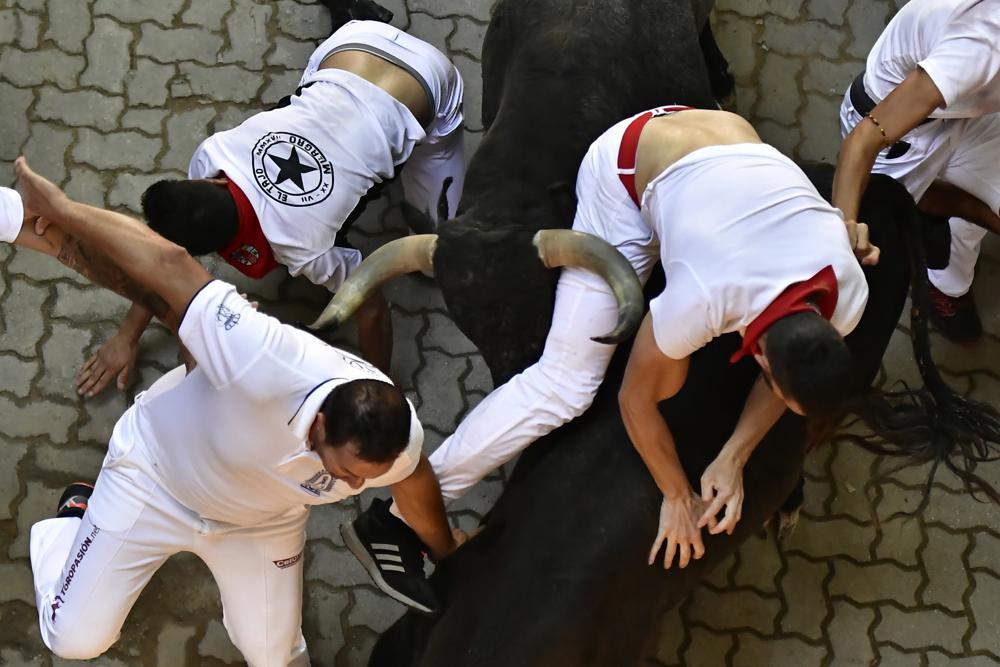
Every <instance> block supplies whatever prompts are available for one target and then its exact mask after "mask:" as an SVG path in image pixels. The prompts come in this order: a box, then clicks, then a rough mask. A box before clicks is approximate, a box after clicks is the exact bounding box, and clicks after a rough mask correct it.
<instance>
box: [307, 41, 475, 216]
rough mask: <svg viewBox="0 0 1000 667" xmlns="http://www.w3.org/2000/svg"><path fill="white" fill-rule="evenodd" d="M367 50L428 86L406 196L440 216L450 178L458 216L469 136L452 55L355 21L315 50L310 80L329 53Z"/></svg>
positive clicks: (451, 208)
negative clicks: (426, 114) (422, 133)
mask: <svg viewBox="0 0 1000 667" xmlns="http://www.w3.org/2000/svg"><path fill="white" fill-rule="evenodd" d="M338 51H364V52H366V53H371V54H372V55H375V56H378V57H380V58H382V59H383V60H387V61H389V62H391V63H393V64H394V65H396V66H397V67H401V68H402V69H404V70H406V71H407V72H409V73H410V75H411V76H413V77H414V78H415V79H416V80H417V81H418V82H419V83H420V85H421V86H422V87H423V89H424V92H425V93H426V94H427V98H428V100H429V101H430V102H431V107H432V114H433V117H432V118H431V121H430V123H428V125H427V126H426V127H425V128H424V129H425V130H426V132H427V136H426V138H425V139H424V140H423V141H422V142H420V143H419V144H418V145H417V146H416V147H414V149H413V152H412V153H411V154H410V158H409V159H408V160H407V161H406V167H405V168H404V169H403V171H402V174H401V175H400V177H399V179H400V182H401V183H402V185H403V195H404V197H405V198H406V201H407V202H409V203H410V204H412V205H413V206H414V207H416V208H417V209H419V210H421V211H423V212H424V213H427V214H428V215H430V216H431V217H432V218H433V219H434V220H435V221H437V220H438V217H439V216H438V215H437V210H438V200H439V198H440V196H441V191H442V188H443V187H444V183H445V181H446V179H449V178H450V179H451V185H450V186H449V187H448V191H447V200H448V217H454V215H455V211H456V209H457V208H458V200H459V199H460V198H461V196H462V188H463V187H464V184H465V139H464V137H465V135H464V133H463V131H462V121H463V119H464V116H463V114H462V96H463V93H464V89H463V83H462V77H461V75H460V74H459V73H458V70H457V69H456V68H455V66H454V65H452V64H451V62H450V61H449V60H448V58H447V56H445V55H444V54H443V53H441V52H440V51H438V50H437V49H436V48H434V47H433V46H432V45H430V44H428V43H427V42H424V41H422V40H420V39H417V38H416V37H414V36H413V35H409V34H407V33H405V32H403V31H402V30H399V29H398V28H395V27H393V26H391V25H389V24H387V23H379V22H378V21H351V22H349V23H347V24H345V25H344V26H343V27H342V28H340V29H339V30H337V32H335V33H333V34H332V35H330V37H328V38H327V39H326V41H324V42H323V43H322V44H320V45H319V47H318V48H317V49H316V50H315V51H314V52H313V54H312V56H310V58H309V62H308V64H307V65H306V69H305V72H304V73H303V75H302V80H303V81H306V80H307V79H308V77H309V76H311V75H312V74H313V73H314V72H316V70H317V69H318V68H319V66H320V64H321V63H322V62H323V61H324V60H325V59H326V58H327V57H329V56H330V55H332V54H334V53H337V52H338Z"/></svg>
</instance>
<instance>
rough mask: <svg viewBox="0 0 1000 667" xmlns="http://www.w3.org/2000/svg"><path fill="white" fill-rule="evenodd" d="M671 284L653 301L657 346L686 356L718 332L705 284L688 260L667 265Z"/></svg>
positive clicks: (676, 355) (675, 355) (670, 353)
mask: <svg viewBox="0 0 1000 667" xmlns="http://www.w3.org/2000/svg"><path fill="white" fill-rule="evenodd" d="M664 273H665V274H666V277H667V286H666V288H664V290H663V291H662V292H661V293H660V294H659V295H658V296H657V297H656V298H655V299H653V300H652V301H650V302H649V314H650V317H651V318H652V321H653V337H654V338H655V339H656V346H657V347H658V348H660V351H661V352H663V354H665V355H667V356H668V357H670V358H671V359H678V360H679V359H684V358H686V357H689V356H691V355H692V354H693V353H694V352H696V351H698V350H699V349H701V348H702V347H704V346H705V345H707V344H708V343H709V341H711V340H712V339H713V338H715V337H716V336H717V335H718V334H717V332H716V331H715V329H714V328H713V327H712V322H711V309H710V307H709V300H708V297H707V295H706V294H705V290H704V288H703V287H702V286H701V284H700V283H699V282H698V281H697V279H696V278H695V277H694V275H692V273H691V271H690V269H689V268H688V267H687V265H686V264H683V263H681V262H670V263H669V264H668V266H667V267H665V268H664Z"/></svg>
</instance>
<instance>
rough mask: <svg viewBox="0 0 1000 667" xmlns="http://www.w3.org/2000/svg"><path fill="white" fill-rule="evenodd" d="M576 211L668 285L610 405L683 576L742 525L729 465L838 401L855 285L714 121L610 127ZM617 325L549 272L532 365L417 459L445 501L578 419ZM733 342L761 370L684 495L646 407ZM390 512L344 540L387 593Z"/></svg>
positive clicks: (371, 514)
mask: <svg viewBox="0 0 1000 667" xmlns="http://www.w3.org/2000/svg"><path fill="white" fill-rule="evenodd" d="M720 193H721V196H720ZM577 198H578V200H579V201H578V204H577V210H576V219H575V221H574V223H573V229H575V230H577V231H581V232H587V233H589V234H594V235H596V236H599V237H601V238H603V239H604V240H606V241H608V242H609V243H611V244H612V245H614V246H615V247H616V248H617V249H618V250H619V251H620V252H621V253H622V254H623V255H624V256H625V258H626V259H628V260H629V262H630V263H631V264H632V266H633V267H634V268H635V270H636V273H637V274H638V276H639V279H640V281H642V282H643V283H644V282H645V281H646V280H647V278H648V277H649V274H650V271H651V270H652V268H653V266H654V265H655V264H656V262H658V261H659V262H662V265H663V270H664V272H665V274H666V287H665V289H664V291H663V292H662V293H661V294H660V295H659V296H657V297H656V298H655V299H654V300H653V301H652V302H651V304H650V312H649V313H648V314H647V315H646V318H645V320H644V321H643V323H642V326H641V327H640V329H639V333H638V335H637V338H636V342H635V346H634V348H633V350H632V354H631V357H630V359H629V363H628V367H627V370H626V374H625V378H624V382H623V385H622V388H621V393H620V403H621V408H622V416H623V419H624V421H625V424H626V427H627V430H628V433H629V436H630V437H631V439H632V442H633V444H634V445H635V447H636V448H637V449H638V450H639V453H640V454H641V455H642V458H643V460H644V461H645V462H646V465H647V466H648V468H649V470H650V473H651V474H652V476H653V478H654V479H655V480H656V483H657V485H658V486H659V487H660V490H661V491H662V492H663V505H662V508H661V519H660V530H659V533H658V535H657V537H656V540H655V542H654V544H653V548H652V550H651V551H650V555H649V561H650V563H652V562H653V559H654V558H655V557H656V554H657V553H658V551H659V549H660V546H661V544H662V543H663V542H664V541H666V543H667V550H666V554H665V559H664V566H665V567H670V565H671V563H672V562H673V561H674V558H675V556H676V558H677V561H678V563H679V565H680V566H681V567H684V566H686V565H687V564H688V562H689V561H690V559H691V558H692V557H694V558H700V557H701V555H702V554H703V552H704V546H703V542H702V539H701V528H702V527H705V526H707V527H708V528H709V530H710V532H712V533H720V532H723V531H727V532H731V531H732V530H733V528H734V527H735V525H736V523H737V522H738V521H739V518H740V510H741V507H742V503H743V479H742V470H743V466H744V464H745V463H746V461H747V459H748V458H749V457H750V455H751V453H752V452H753V450H754V448H755V447H756V446H757V444H758V443H759V442H760V440H761V439H762V438H763V437H764V435H765V434H766V433H767V431H768V430H770V428H771V426H773V425H774V423H775V422H776V421H777V420H778V418H779V417H780V416H781V414H782V413H783V412H784V411H785V410H786V409H791V410H793V411H794V412H796V413H798V414H804V415H822V414H824V413H827V412H833V411H835V410H836V409H837V408H838V406H839V405H840V404H841V401H842V400H843V399H844V398H845V396H846V395H847V392H848V390H849V388H850V382H851V366H852V360H851V355H850V353H849V351H848V349H847V346H846V345H845V344H844V341H843V336H844V335H846V334H847V333H849V332H850V331H851V330H852V329H853V328H854V327H855V325H856V324H857V323H858V321H859V320H860V319H861V315H862V312H863V310H864V307H865V303H866V302H867V298H868V287H867V283H866V282H865V278H864V274H863V272H862V270H861V266H860V265H859V263H858V260H857V259H856V257H855V255H854V252H853V251H852V247H851V243H850V242H849V238H848V232H847V228H846V227H845V225H844V221H843V219H842V217H841V216H840V214H839V213H838V211H837V210H836V209H834V208H833V207H831V206H830V205H829V204H827V203H826V202H825V201H824V200H823V199H822V197H820V195H819V193H818V192H816V189H815V188H814V187H813V185H812V184H811V183H810V182H809V180H808V179H807V178H806V176H805V174H803V173H802V171H801V170H800V169H799V168H798V167H797V166H796V165H795V164H794V163H793V162H792V161H791V160H789V159H788V158H786V157H785V156H783V155H782V154H781V153H779V152H778V151H777V150H775V149H774V148H772V147H771V146H768V145H766V144H764V143H762V142H761V140H760V137H758V136H757V133H756V132H754V130H753V128H752V127H751V126H750V125H749V124H748V123H747V122H746V121H745V120H743V119H742V118H740V117H739V116H736V115H734V114H730V113H727V112H724V111H701V110H694V109H687V108H686V107H663V108H659V109H655V110H652V111H648V112H645V113H642V114H639V115H638V116H635V117H633V118H630V119H627V120H624V121H622V122H620V123H618V124H617V125H615V126H614V127H612V128H611V129H610V130H608V131H607V132H605V133H604V134H603V135H602V136H601V137H600V138H599V139H598V140H597V141H596V142H594V144H593V145H592V146H591V148H590V150H589V152H588V153H587V156H586V157H585V159H584V161H583V165H582V166H581V169H580V172H579V176H578V180H577ZM861 252H862V254H864V255H867V249H863V250H862V251H861ZM616 321H617V304H616V301H615V297H614V295H613V294H612V292H611V290H610V288H609V286H608V285H607V283H606V282H604V280H603V279H601V278H600V277H598V276H597V275H595V274H592V273H589V272H588V271H586V270H583V269H580V268H567V269H563V271H562V275H561V276H560V278H559V283H558V287H557V289H556V299H555V308H554V311H553V314H552V327H551V329H550V331H549V335H548V338H547V339H546V342H545V349H544V351H543V353H542V357H541V359H539V361H538V362H537V363H536V364H535V365H534V366H531V367H530V368H528V369H526V370H525V371H523V372H522V373H520V374H518V375H516V376H514V377H513V378H511V379H510V380H509V381H508V382H507V383H506V384H504V385H502V386H501V387H498V388H497V389H496V390H494V391H493V392H492V393H491V394H490V395H489V396H487V397H486V399H484V400H483V401H482V402H481V403H480V404H479V405H477V406H476V408H475V409H474V410H472V412H471V413H470V414H469V415H468V416H467V417H466V418H465V420H463V422H462V423H461V424H460V425H459V427H458V429H457V430H456V431H455V433H454V434H453V435H452V436H451V437H450V438H448V439H447V440H446V441H445V442H444V443H443V444H442V445H441V447H440V448H438V449H437V450H436V451H435V452H434V453H433V454H432V455H431V459H430V461H431V465H432V466H433V468H434V472H435V474H436V475H437V476H438V479H439V481H440V484H441V491H442V493H443V495H444V499H445V501H451V500H454V499H455V498H458V497H459V496H461V495H462V494H463V493H465V491H467V490H468V489H469V488H470V487H471V486H472V485H473V484H475V483H476V482H478V481H479V480H480V479H482V478H483V477H485V476H486V475H487V474H489V473H490V472H491V471H492V470H494V469H495V468H496V467H498V466H500V465H502V464H504V463H505V462H507V461H509V460H510V459H511V458H513V457H514V456H515V455H516V454H517V453H519V452H520V451H522V450H523V449H524V448H525V447H527V446H528V445H529V444H530V443H531V442H533V441H534V440H536V439H537V438H540V437H542V436H543V435H545V434H546V433H549V432H550V431H552V430H553V429H555V428H557V427H559V426H560V425H562V424H564V423H566V422H567V421H569V420H571V419H573V418H574V417H576V416H578V415H580V414H582V413H583V412H584V411H585V410H586V409H587V408H588V407H589V406H590V404H591V402H592V401H593V399H594V396H595V394H596V393H597V389H598V387H599V386H600V384H601V381H602V379H603V377H604V373H605V371H606V370H607V366H608V363H609V361H610V359H611V356H612V354H613V352H614V347H613V346H609V345H603V344H601V343H597V342H594V341H593V340H591V336H599V335H602V334H604V333H605V332H606V331H608V330H609V329H611V328H612V327H613V326H614V325H615V323H616ZM733 331H736V332H739V333H740V334H741V335H742V336H743V346H742V349H741V350H740V351H739V353H738V354H736V355H735V356H734V357H733V361H734V362H735V361H737V360H739V359H741V358H743V357H746V356H752V357H753V358H754V359H755V360H756V361H757V363H758V364H759V365H760V367H761V374H760V377H759V378H758V380H757V382H756V383H755V384H754V386H753V389H752V390H751V392H750V395H749V396H748V398H747V402H746V406H745V407H744V409H743V413H742V415H741V417H740V419H739V422H738V424H737V426H736V429H735V431H734V432H733V434H732V436H731V438H730V439H729V441H728V442H727V443H726V444H725V446H724V447H723V449H722V451H721V452H720V453H719V455H718V457H717V458H716V459H715V461H714V462H713V463H712V464H711V465H710V466H709V467H708V468H707V469H706V470H705V473H704V474H703V475H702V478H701V493H700V494H698V493H696V492H695V490H694V487H693V486H692V484H691V482H690V481H689V480H688V479H687V478H686V476H685V474H684V471H683V469H682V468H681V465H680V461H679V459H678V457H677V452H676V448H675V446H674V441H673V437H672V435H671V433H670V428H669V425H668V424H666V423H665V422H664V420H663V418H662V416H661V415H660V412H659V410H658V407H657V406H658V404H659V403H660V402H661V401H663V400H665V399H668V398H670V397H671V396H673V395H675V394H676V393H677V392H678V391H679V390H680V389H681V387H682V386H683V385H684V382H685V379H686V377H687V372H688V363H689V359H690V356H691V355H692V354H693V353H694V352H695V351H696V350H698V349H699V348H701V347H702V346H704V345H706V344H707V343H708V342H709V341H711V340H712V339H713V338H715V337H717V336H721V335H722V334H725V333H728V332H733ZM723 509H724V510H725V515H724V516H723V517H722V519H721V520H717V515H718V514H719V513H720V512H721V511H722V510H723ZM394 515H396V516H401V517H402V518H403V519H405V521H407V522H409V516H407V514H406V509H405V508H402V507H397V508H393V510H392V511H390V509H389V508H388V507H387V506H386V505H382V504H375V505H374V508H373V509H369V510H368V511H367V512H365V513H364V514H363V515H362V516H361V517H359V518H358V520H357V521H355V522H354V523H353V524H350V525H345V526H344V527H343V529H342V530H343V531H344V532H345V539H346V542H347V544H348V546H349V547H350V548H351V549H352V551H353V552H354V553H355V555H356V556H357V557H358V558H359V560H361V561H362V563H363V564H365V565H366V566H367V567H368V569H369V572H370V573H372V574H373V577H374V578H375V579H376V582H379V581H380V578H381V579H382V580H385V579H386V577H385V576H384V574H383V573H381V572H380V571H379V568H380V561H379V559H378V555H379V551H380V550H383V549H385V545H387V544H391V545H405V544H407V543H408V541H407V540H408V538H407V537H406V536H407V535H408V534H409V531H408V529H407V528H406V525H405V524H404V523H403V521H400V520H399V519H398V518H396V516H394ZM409 560H410V562H412V560H413V559H409ZM407 577H408V578H410V579H414V580H418V579H422V577H423V572H422V570H420V569H413V570H409V571H408V572H407ZM392 580H393V581H399V582H403V581H406V580H407V579H406V578H404V577H401V576H400V577H395V578H393V579H392ZM409 585H412V584H409Z"/></svg>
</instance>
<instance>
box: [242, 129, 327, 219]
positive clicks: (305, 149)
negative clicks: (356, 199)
mask: <svg viewBox="0 0 1000 667" xmlns="http://www.w3.org/2000/svg"><path fill="white" fill-rule="evenodd" d="M251 158H252V161H253V177H254V180H255V181H256V182H257V185H258V187H260V189H261V190H262V191H263V192H264V194H266V195H267V196H268V197H270V198H271V199H273V200H274V201H276V202H278V203H279V204H285V205H287V206H312V205H313V204H318V203H320V202H321V201H323V200H324V199H326V198H327V197H329V196H330V193H331V192H333V164H332V163H331V162H330V160H328V159H327V157H326V156H325V155H324V154H323V151H321V150H320V149H319V147H318V146H316V144H314V143H313V142H311V141H310V140H309V139H306V138H305V137H303V136H301V135H298V134H294V133H292V132H268V133H267V134H265V135H264V136H263V137H261V138H260V140H259V141H258V142H257V143H256V145H255V146H254V147H253V150H252V151H251Z"/></svg>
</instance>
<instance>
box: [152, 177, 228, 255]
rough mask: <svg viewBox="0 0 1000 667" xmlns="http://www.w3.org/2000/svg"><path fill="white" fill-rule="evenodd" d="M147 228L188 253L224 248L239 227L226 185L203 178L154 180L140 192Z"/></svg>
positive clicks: (208, 251)
mask: <svg viewBox="0 0 1000 667" xmlns="http://www.w3.org/2000/svg"><path fill="white" fill-rule="evenodd" d="M142 212H143V214H144V215H145V216H146V220H148V221H149V226H150V228H151V229H152V230H153V231H155V232H157V233H158V234H160V235H161V236H163V237H165V238H166V239H168V240H170V241H173V242H174V243H176V244H177V245H179V246H183V247H184V248H185V249H186V250H187V251H188V252H189V253H191V254H192V255H206V254H208V253H210V252H215V251H217V250H219V249H221V248H224V247H225V246H226V245H227V244H228V243H230V242H231V241H232V240H233V237H234V236H236V232H237V230H238V229H239V220H238V219H237V213H236V203H235V202H234V201H233V196H232V195H231V194H229V191H228V190H227V189H226V188H223V187H220V186H219V185H216V184H214V183H209V182H207V181H157V182H156V183H153V184H152V185H151V186H149V188H148V189H147V190H146V192H144V193H143V195H142Z"/></svg>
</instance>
